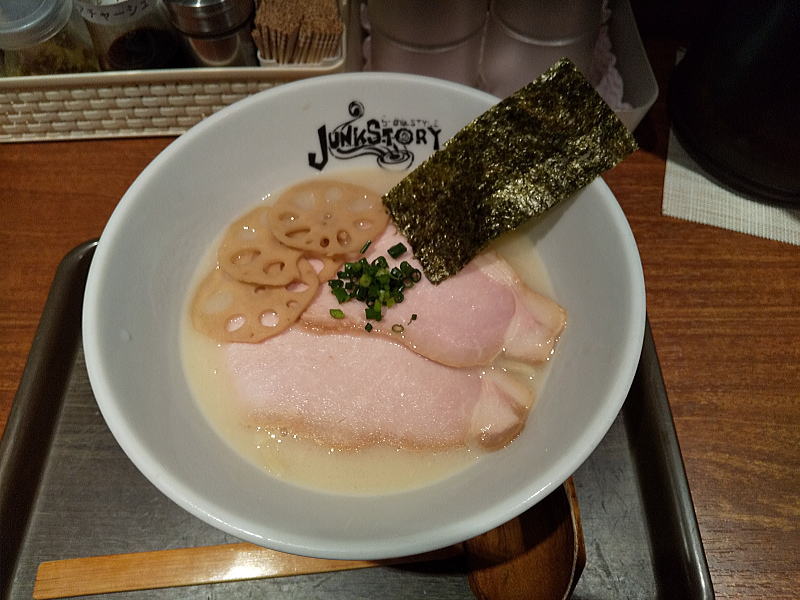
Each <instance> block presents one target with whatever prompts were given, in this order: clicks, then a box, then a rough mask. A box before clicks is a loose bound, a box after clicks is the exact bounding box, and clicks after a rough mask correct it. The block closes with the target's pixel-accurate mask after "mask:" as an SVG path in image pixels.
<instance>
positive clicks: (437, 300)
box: [300, 224, 566, 367]
mask: <svg viewBox="0 0 800 600" xmlns="http://www.w3.org/2000/svg"><path fill="white" fill-rule="evenodd" d="M398 242H402V243H404V244H405V246H406V247H409V245H408V243H407V242H406V240H405V238H403V237H402V236H401V235H400V234H399V233H398V232H397V229H396V228H395V226H394V225H392V224H390V225H389V226H388V227H387V229H386V230H385V231H384V233H383V234H381V236H380V237H379V238H378V239H376V240H374V241H373V243H372V244H371V246H370V248H369V250H368V251H367V254H366V258H367V259H368V260H370V261H372V260H373V259H375V258H377V257H378V256H385V257H386V258H387V260H388V262H389V266H390V267H393V266H397V265H399V264H400V262H402V261H403V260H407V261H408V262H409V263H410V264H411V265H412V266H414V267H416V268H418V269H420V270H421V269H422V267H421V266H420V264H419V263H418V262H417V261H416V260H415V259H414V258H412V256H411V252H410V250H409V251H407V252H406V253H405V254H404V255H402V256H400V257H398V258H397V259H396V260H395V259H392V258H391V257H389V255H388V254H387V252H386V251H387V249H388V248H390V247H392V246H394V245H395V244H397V243H398ZM332 308H338V309H340V310H342V311H343V312H344V314H345V317H344V319H334V318H333V317H331V314H330V310H331V309H332ZM364 308H365V305H364V304H363V303H362V302H357V301H355V300H351V301H348V302H345V303H343V304H339V302H338V301H337V300H336V297H335V296H334V295H333V294H332V293H331V291H330V288H329V287H328V285H321V286H320V289H319V292H318V293H317V296H316V297H315V298H314V300H313V301H312V303H311V305H310V306H309V307H308V308H307V309H306V310H305V312H304V313H303V314H302V315H301V317H300V319H301V323H303V324H304V325H306V326H308V327H312V328H316V329H320V330H325V331H347V330H359V331H363V329H364V326H365V325H366V323H367V320H366V317H365V314H364ZM414 314H416V315H417V318H416V320H412V315H414ZM565 323H566V313H565V311H564V309H562V308H561V307H560V306H559V305H558V304H556V303H555V302H554V301H552V300H551V299H549V298H547V297H545V296H542V295H541V294H537V293H536V292H534V291H532V290H531V289H530V288H528V287H527V286H526V285H525V284H524V283H522V281H520V279H519V277H518V276H517V274H516V273H515V272H514V271H513V270H512V268H511V266H510V265H509V264H508V263H507V262H506V261H505V260H503V258H501V257H500V256H499V255H498V254H497V253H495V252H485V253H483V254H481V255H479V256H477V257H476V258H475V259H473V260H472V261H471V262H470V263H469V264H468V265H467V266H466V267H464V269H462V270H461V271H460V272H459V273H458V274H456V275H454V276H452V277H450V278H448V279H445V280H444V281H443V282H442V283H440V284H439V285H433V284H432V283H430V282H429V281H428V280H427V279H425V278H423V279H422V281H421V282H420V283H418V284H417V285H415V286H414V287H413V288H412V289H410V290H408V291H407V292H406V293H405V299H404V301H403V302H402V303H400V304H396V305H395V306H393V307H392V308H391V309H388V310H385V311H384V318H383V320H382V321H373V322H372V325H373V330H372V333H371V335H377V336H384V337H390V338H392V339H393V340H394V341H396V342H398V343H400V344H403V345H404V346H407V347H408V348H410V349H411V350H413V351H415V352H417V353H418V354H421V355H422V356H425V357H427V358H430V359H431V360H435V361H436V362H439V363H442V364H444V365H450V366H453V367H468V366H478V365H489V364H491V363H492V362H493V361H494V359H495V358H496V357H497V356H498V355H500V354H501V353H504V354H505V356H506V357H507V358H510V359H513V360H517V361H521V362H524V363H528V364H534V363H538V362H541V361H544V360H547V359H548V357H549V356H550V354H551V353H552V351H553V346H554V344H555V342H556V340H557V339H558V336H559V335H560V334H561V331H562V330H563V329H564V325H565ZM395 324H400V325H402V326H403V332H402V333H396V332H394V331H393V330H392V326H393V325H395Z"/></svg>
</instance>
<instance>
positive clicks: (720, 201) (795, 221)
mask: <svg viewBox="0 0 800 600" xmlns="http://www.w3.org/2000/svg"><path fill="white" fill-rule="evenodd" d="M661 212H662V213H663V214H665V215H667V216H669V217H677V218H679V219H686V220H688V221H694V222H696V223H704V224H706V225H713V226H714V227H722V228H724V229H731V230H733V231H739V232H741V233H747V234H750V235H755V236H759V237H763V238H767V239H770V240H776V241H779V242H787V243H789V244H795V245H800V208H788V207H786V206H780V205H776V204H769V203H766V202H761V201H758V200H752V199H750V198H749V197H748V196H746V195H744V194H740V193H738V192H734V191H732V190H729V189H727V188H723V187H721V186H720V185H718V184H717V183H715V182H714V181H713V180H712V179H711V178H710V177H709V176H708V175H706V174H705V173H704V171H703V169H701V168H700V167H699V166H698V165H697V163H696V162H694V160H692V159H691V158H690V157H689V155H688V154H687V153H686V151H685V150H684V149H683V147H682V146H681V145H680V142H678V140H677V139H676V138H675V134H674V133H672V132H670V136H669V152H668V154H667V170H666V173H665V174H664V201H663V204H662V206H661Z"/></svg>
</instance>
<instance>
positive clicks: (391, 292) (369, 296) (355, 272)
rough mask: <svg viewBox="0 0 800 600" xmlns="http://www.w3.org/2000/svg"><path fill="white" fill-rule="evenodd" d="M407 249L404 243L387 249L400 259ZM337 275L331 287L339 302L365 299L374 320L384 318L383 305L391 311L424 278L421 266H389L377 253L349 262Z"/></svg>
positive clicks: (368, 311)
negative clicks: (371, 256) (371, 257)
mask: <svg viewBox="0 0 800 600" xmlns="http://www.w3.org/2000/svg"><path fill="white" fill-rule="evenodd" d="M368 245H369V242H368V243H367V244H365V246H364V248H362V253H363V252H364V251H365V250H366V249H367V246H368ZM406 251H407V248H406V247H405V245H404V244H395V245H394V246H392V247H391V248H390V249H389V250H388V251H387V252H389V255H390V256H391V257H392V258H397V257H398V256H400V255H401V254H403V253H404V252H406ZM336 275H337V279H332V280H330V281H329V282H328V287H329V288H330V290H331V293H332V294H333V295H334V296H335V297H336V299H337V300H338V301H339V303H340V304H343V303H344V302H348V301H350V300H353V299H355V300H358V301H359V302H363V303H364V304H365V305H366V308H365V312H364V314H365V315H366V318H367V319H368V320H374V321H380V320H381V319H382V317H383V312H384V308H385V309H386V310H388V309H390V308H392V307H393V306H394V305H395V304H399V303H400V302H402V301H403V300H404V299H405V296H404V292H405V291H406V290H408V289H410V288H412V287H414V284H415V283H418V282H419V281H420V280H421V279H422V273H421V272H420V271H419V269H415V268H414V267H413V266H412V265H411V264H410V263H409V262H408V261H405V260H404V261H402V262H401V263H400V264H399V265H398V266H395V267H389V263H388V261H387V260H386V257H385V256H378V257H376V258H375V259H374V260H373V261H372V262H369V261H368V260H367V259H366V258H365V257H363V256H362V257H361V258H360V259H358V260H357V261H354V262H346V263H344V264H343V265H342V266H341V270H340V271H339V272H338V273H337V274H336ZM337 314H338V313H337ZM331 315H333V313H331ZM334 318H344V317H343V316H342V317H339V316H334ZM412 320H413V319H412ZM409 322H410V321H409ZM365 329H366V327H365ZM367 331H370V329H367Z"/></svg>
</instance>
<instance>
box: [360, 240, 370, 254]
mask: <svg viewBox="0 0 800 600" xmlns="http://www.w3.org/2000/svg"><path fill="white" fill-rule="evenodd" d="M371 243H372V240H367V243H366V244H364V245H363V246H361V250H360V251H359V254H364V252H366V251H367V248H369V245H370V244H371Z"/></svg>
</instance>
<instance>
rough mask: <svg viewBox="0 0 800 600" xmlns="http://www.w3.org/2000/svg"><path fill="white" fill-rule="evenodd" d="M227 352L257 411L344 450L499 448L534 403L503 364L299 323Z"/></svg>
mask: <svg viewBox="0 0 800 600" xmlns="http://www.w3.org/2000/svg"><path fill="white" fill-rule="evenodd" d="M225 352H226V353H227V354H226V359H227V362H228V368H229V370H230V372H231V374H232V375H233V381H234V382H235V386H236V392H237V397H238V398H239V399H240V401H241V402H242V403H243V408H244V410H245V412H246V413H247V415H248V417H249V418H251V419H253V420H254V421H255V422H261V423H266V424H269V425H270V426H272V427H276V428H277V427H283V428H286V429H287V430H288V431H290V432H292V433H294V434H297V435H300V436H303V437H306V438H310V439H313V440H314V441H316V442H317V443H319V444H323V445H327V446H331V447H336V448H348V449H350V448H352V449H355V448H359V447H363V446H365V445H372V444H389V445H392V446H394V447H398V448H419V449H434V448H453V447H461V446H468V447H471V448H483V449H496V448H500V447H502V446H504V445H505V444H507V443H508V442H509V441H511V440H512V439H513V438H514V437H516V435H517V434H518V433H519V432H520V430H521V429H522V427H523V425H524V423H525V418H526V415H527V412H528V410H529V409H530V406H531V403H532V401H533V391H532V389H531V387H530V385H529V382H525V381H524V380H523V379H521V378H519V379H518V378H517V376H514V375H512V374H510V373H507V372H505V371H503V370H501V369H485V370H484V369H480V368H477V367H472V368H453V367H448V366H445V365H442V364H439V363H437V362H434V361H431V360H428V359H426V358H424V357H423V356H420V355H419V354H416V353H414V352H409V351H408V350H407V349H406V348H404V347H403V346H401V345H398V344H394V343H391V342H389V341H388V340H386V339H384V338H382V337H380V336H371V335H367V334H364V335H353V334H346V333H345V334H327V335H320V334H319V333H315V332H311V331H308V330H306V329H304V328H301V327H293V328H290V329H288V330H286V331H284V332H283V333H281V334H280V335H277V336H275V337H273V338H270V339H269V340H267V341H265V342H263V343H261V344H240V343H234V344H230V345H229V346H228V347H227V348H226V349H225Z"/></svg>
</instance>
